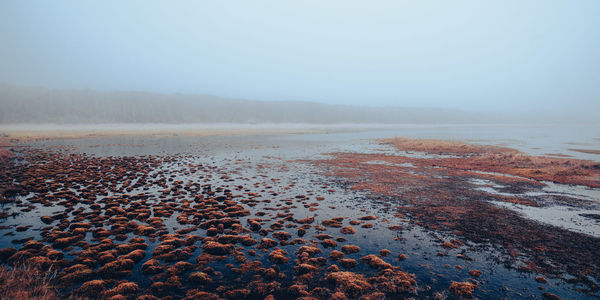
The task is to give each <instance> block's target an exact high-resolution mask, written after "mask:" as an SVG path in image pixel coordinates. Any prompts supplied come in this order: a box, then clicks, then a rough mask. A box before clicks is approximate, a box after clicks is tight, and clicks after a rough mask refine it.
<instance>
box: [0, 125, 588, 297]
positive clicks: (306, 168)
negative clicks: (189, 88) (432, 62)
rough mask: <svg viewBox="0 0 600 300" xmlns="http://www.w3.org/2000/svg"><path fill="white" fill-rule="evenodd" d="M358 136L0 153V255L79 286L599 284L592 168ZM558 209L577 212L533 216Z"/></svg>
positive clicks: (424, 290) (482, 292) (438, 289)
mask: <svg viewBox="0 0 600 300" xmlns="http://www.w3.org/2000/svg"><path fill="white" fill-rule="evenodd" d="M363 137H364V136H360V138H353V139H349V138H348V136H346V135H339V136H324V137H323V136H322V135H320V136H315V137H306V136H303V137H300V136H299V137H292V138H289V137H253V136H251V137H226V138H221V137H210V138H206V137H203V138H180V137H173V138H160V139H152V138H144V139H128V138H119V139H111V138H99V139H81V140H69V141H41V142H37V143H31V144H26V145H23V144H21V145H11V146H10V147H5V149H6V148H10V151H9V152H10V153H6V154H5V155H4V156H3V157H4V159H2V160H1V164H2V171H1V172H0V173H1V174H0V190H1V192H2V198H1V199H0V200H1V202H2V206H1V207H2V212H1V213H2V219H1V220H0V260H1V262H2V264H6V265H16V264H19V263H27V264H32V265H36V266H39V268H42V269H54V270H57V271H58V275H57V280H56V284H57V285H58V288H59V291H60V293H62V294H63V295H64V296H73V297H82V298H86V297H87V298H106V299H108V298H113V299H156V298H165V299H180V298H189V299H218V298H224V299H264V298H274V299H296V298H301V297H306V299H310V298H311V297H312V298H316V299H358V298H363V299H386V298H387V299H402V298H410V297H412V298H416V299H459V298H469V297H476V298H509V299H519V298H522V299H531V298H539V299H544V298H550V299H551V297H553V296H557V297H561V298H564V299H575V298H582V299H583V298H594V297H595V295H598V280H599V279H600V277H599V275H598V274H599V272H600V266H599V264H598V261H600V257H599V254H598V252H597V251H596V249H598V246H600V238H599V237H598V230H597V228H598V226H600V222H598V218H597V217H596V216H598V215H599V212H598V209H599V208H598V201H599V198H598V189H597V185H595V184H598V180H597V178H596V177H594V176H597V174H598V173H595V172H596V171H595V170H596V169H594V168H595V167H594V163H593V162H581V161H578V162H577V166H578V168H582V170H585V172H588V173H584V171H582V170H579V171H578V172H579V173H568V174H567V173H564V172H566V171H565V169H560V170H559V171H560V172H562V173H559V174H558V175H557V176H555V177H552V178H549V177H548V176H549V175H543V176H542V175H540V174H536V173H535V171H531V170H528V171H523V170H520V171H519V172H517V171H514V170H513V169H510V168H508V167H506V166H505V167H503V168H499V167H498V168H496V167H492V165H490V164H484V163H483V161H484V160H483V159H481V160H480V161H479V162H478V163H477V164H476V165H477V166H481V167H477V168H476V167H475V166H476V165H475V164H471V165H468V164H467V163H465V162H464V161H473V159H474V158H477V157H474V152H473V150H472V149H471V150H469V151H467V152H468V155H467V154H466V152H465V151H464V149H463V151H455V152H452V153H450V152H451V151H450V152H449V151H443V153H440V152H439V151H438V152H435V151H432V150H426V151H425V150H424V149H421V150H418V151H417V150H416V149H408V148H406V149H400V148H396V147H395V146H394V145H392V144H389V143H388V144H381V143H380V142H379V141H377V140H372V139H370V138H371V137H372V136H366V138H369V139H365V138H363ZM388 137H389V135H388ZM446 150H447V149H446ZM488 150H489V149H488ZM488 150H486V151H488ZM502 151H509V150H506V149H503V150H502ZM486 153H487V152H486ZM503 153H504V152H503ZM509 153H512V154H513V155H517V154H515V153H514V152H510V151H509ZM465 155H466V156H468V157H467V158H465V157H464V156H465ZM552 159H558V160H562V159H563V158H552ZM570 160H573V159H570ZM533 163H538V162H537V161H534V162H533ZM545 163H547V166H546V165H543V166H546V167H540V169H541V170H544V171H548V170H550V167H549V166H551V165H552V162H550V161H545ZM561 163H562V164H563V165H564V161H561ZM517 164H518V165H521V164H522V161H518V163H517ZM582 164H583V166H588V168H584V167H583V166H582ZM459 166H461V167H459ZM462 166H464V168H463V167H462ZM534 167H535V166H529V167H528V168H529V169H533V168H534ZM552 170H554V168H553V169H552ZM568 170H569V169H568V168H567V171H568ZM531 174H533V175H531ZM561 174H562V175H561ZM536 176H537V177H536ZM561 176H562V177H561ZM561 178H563V179H564V180H562V179H561ZM594 182H595V183H594ZM572 184H576V185H572ZM557 207H567V208H569V209H570V211H571V212H572V214H571V215H570V216H571V218H572V219H569V220H568V221H564V223H567V224H572V223H577V222H579V223H578V224H576V225H570V226H571V227H568V226H565V224H562V223H560V222H559V221H557V220H559V219H560V218H562V219H564V217H565V215H564V214H559V217H558V218H557V220H554V219H552V217H547V215H544V213H547V211H552V210H553V209H556V208H557ZM527 209H538V210H540V211H533V212H530V215H528V214H527V213H526V212H528V211H527ZM540 214H541V215H542V216H543V219H544V220H542V221H540V220H536V219H535V218H536V217H539V216H540ZM594 226H596V227H594Z"/></svg>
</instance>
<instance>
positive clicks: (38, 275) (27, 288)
mask: <svg viewBox="0 0 600 300" xmlns="http://www.w3.org/2000/svg"><path fill="white" fill-rule="evenodd" d="M55 276H56V272H55V271H52V270H49V271H42V270H40V269H38V268H36V267H33V266H28V265H20V266H15V267H13V268H10V267H8V266H0V299H1V300H5V299H14V300H25V299H37V300H46V299H47V300H50V299H52V300H53V299H60V297H59V296H58V293H57V291H56V289H55V288H54V286H53V285H52V280H53V279H54V277H55Z"/></svg>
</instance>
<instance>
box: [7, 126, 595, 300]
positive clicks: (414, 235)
mask: <svg viewBox="0 0 600 300" xmlns="http://www.w3.org/2000/svg"><path fill="white" fill-rule="evenodd" d="M395 136H402V137H413V138H426V139H457V140H466V141H469V142H472V143H480V144H492V145H501V146H507V147H512V148H516V149H518V150H520V151H523V152H526V153H529V154H533V155H544V154H546V153H554V154H556V153H558V154H565V155H570V156H573V157H575V158H580V159H590V160H595V161H600V156H599V155H594V154H588V153H581V152H576V151H571V150H569V149H571V148H574V146H573V144H577V148H587V149H600V139H598V138H599V137H600V131H599V130H598V128H589V127H586V128H580V127H575V126H574V127H528V128H523V127H520V126H405V127H397V128H384V129H379V130H373V129H366V130H355V129H354V130H333V131H331V132H328V133H319V134H299V135H242V136H213V137H190V136H187V137H179V136H173V137H151V136H145V137H144V136H142V137H136V136H122V137H107V138H85V139H67V140H50V141H39V142H34V143H31V144H30V145H31V146H32V147H40V148H46V149H48V148H53V147H56V149H63V148H64V147H66V149H67V151H68V152H75V153H85V154H87V155H93V156H101V157H109V156H116V157H120V156H138V157H139V156H147V155H157V156H167V155H179V156H180V158H179V161H177V162H174V163H167V164H164V165H162V166H161V167H160V168H159V170H165V171H166V172H167V173H166V174H168V175H169V176H170V175H173V176H172V178H173V180H182V181H184V182H185V183H187V182H202V183H203V184H204V183H210V184H211V185H212V186H215V187H216V186H221V187H223V188H229V189H232V190H233V189H234V188H235V187H236V186H238V185H243V186H245V187H255V189H253V190H255V191H258V192H259V193H260V194H261V197H259V198H258V199H259V200H272V202H271V203H267V202H260V203H259V204H258V205H256V206H254V207H251V208H249V209H250V210H251V213H252V214H251V215H250V216H248V217H242V218H240V220H241V223H242V224H246V220H247V219H248V218H250V217H254V214H255V213H256V212H259V211H264V212H266V215H265V216H264V217H262V218H264V219H269V218H272V220H271V221H269V222H267V224H265V225H264V226H263V227H268V226H269V225H270V224H272V223H274V221H273V220H275V219H276V218H275V214H276V213H277V211H270V210H268V208H270V207H273V206H274V205H278V204H279V205H280V204H281V202H280V201H282V199H294V197H295V196H296V195H300V194H312V195H311V196H309V200H305V201H304V203H307V204H308V203H319V205H318V208H319V209H318V210H316V211H313V212H311V211H308V210H307V209H306V208H305V207H304V206H303V202H302V201H294V204H295V206H296V207H295V208H290V209H289V211H290V212H292V213H293V214H294V218H296V219H301V218H305V217H310V216H314V217H315V219H316V221H315V223H314V224H320V223H321V221H323V220H327V219H330V218H333V217H338V216H343V217H345V221H344V222H348V220H356V219H357V218H359V217H361V216H365V215H376V216H378V217H379V218H378V220H376V221H373V222H372V223H373V225H374V227H373V228H372V229H366V228H361V227H360V226H353V227H354V228H355V229H356V230H357V232H356V234H354V235H342V234H340V233H339V229H335V228H333V229H332V228H327V229H326V230H325V231H324V232H320V231H317V230H315V229H314V227H313V228H311V229H309V230H308V232H307V234H306V239H311V236H313V235H315V234H317V233H327V234H331V235H333V236H334V237H340V236H343V237H344V238H346V239H348V241H347V242H345V243H344V244H354V245H358V246H360V247H361V252H360V253H357V254H351V255H347V256H346V257H348V258H354V259H357V260H359V258H360V257H362V256H364V255H366V254H370V253H373V254H377V253H378V252H379V250H381V249H388V250H390V251H391V252H392V254H391V255H390V256H389V257H386V258H384V260H386V261H387V262H389V263H392V264H393V265H398V266H401V267H402V269H403V270H404V271H406V272H409V273H414V274H415V275H416V278H417V282H418V284H419V295H418V297H419V298H429V297H431V296H432V295H433V294H434V293H436V292H439V293H442V294H444V295H447V296H451V295H449V294H448V291H447V287H448V286H449V285H450V282H451V281H465V280H468V279H469V278H470V276H469V275H468V271H469V270H472V269H479V270H481V271H483V275H482V277H480V278H478V280H479V281H480V282H481V283H482V284H481V285H480V286H479V288H478V289H477V290H476V292H475V295H476V296H477V297H481V298H501V297H507V298H510V299H530V298H531V297H539V295H540V291H539V290H538V286H539V284H537V283H536V282H535V281H534V280H533V278H534V277H535V275H536V274H534V273H521V272H518V271H516V270H515V269H513V268H510V267H509V266H507V265H506V264H505V261H507V260H508V259H509V258H508V257H506V256H505V254H503V253H502V252H501V251H498V249H496V247H495V246H493V245H481V244H470V243H468V241H465V242H467V244H466V245H464V246H461V247H460V248H458V249H452V250H449V251H447V252H448V255H447V256H438V255H437V254H438V253H439V252H440V251H444V249H442V248H441V247H440V244H441V241H445V240H449V239H452V238H454V236H452V235H451V234H449V233H440V232H435V231H429V230H426V229H424V228H422V227H420V226H418V225H415V224H411V223H410V222H409V221H408V220H406V219H404V218H401V217H397V216H396V215H395V214H394V210H393V209H391V208H393V207H394V205H395V203H394V202H395V200H394V199H373V198H371V197H369V195H367V194H365V193H363V192H360V191H353V190H349V189H343V182H342V183H340V182H339V180H338V179H336V178H331V177H329V176H327V175H326V174H325V172H324V171H323V170H320V169H318V168H316V167H315V166H313V165H312V164H310V163H309V162H307V160H313V159H318V158H327V157H328V153H333V152H358V153H384V154H390V155H397V154H403V153H398V151H396V150H395V149H394V148H393V147H391V146H389V145H381V144H380V143H379V142H378V141H377V140H376V139H380V138H391V137H395ZM404 154H405V153H404ZM411 155H419V154H418V153H417V154H415V153H411ZM371 163H375V164H376V163H382V162H379V161H374V162H371ZM190 164H195V165H197V164H204V165H212V166H216V167H218V168H219V169H221V170H222V172H224V173H227V174H230V178H221V177H219V176H213V177H210V178H206V177H205V178H197V177H194V176H193V175H188V174H187V173H186V172H185V171H186V170H188V168H189V167H188V166H189V165H190ZM401 167H409V168H413V167H414V166H411V165H402V166H401ZM156 171H158V170H156ZM154 174H155V173H154ZM273 178H277V179H279V180H278V181H277V182H274V181H272V179H273ZM471 183H472V184H473V185H474V187H475V188H479V189H481V190H482V191H485V192H488V193H491V194H494V193H503V192H502V191H501V189H502V185H500V184H498V183H495V182H493V181H481V179H473V181H472V182H471ZM340 184H342V186H340ZM544 184H545V186H544V187H543V188H542V189H541V190H535V191H527V192H526V193H525V194H526V195H527V196H531V197H545V196H548V195H557V194H558V195H562V196H568V197H573V198H578V199H581V200H585V201H588V202H589V203H590V204H589V205H587V206H586V207H585V208H581V207H578V208H573V207H564V206H561V205H549V206H545V207H526V206H523V205H516V204H507V203H504V202H502V203H496V204H497V205H502V206H503V207H507V208H510V209H513V210H516V211H519V212H521V213H522V214H523V216H524V217H526V218H531V219H534V220H538V221H540V222H545V223H547V224H550V225H555V226H560V227H562V228H566V229H568V230H573V231H576V232H582V233H585V234H589V235H590V236H595V237H600V230H599V229H600V224H599V223H598V222H597V221H595V220H593V219H589V218H586V217H582V214H586V213H597V212H598V207H599V206H598V203H600V197H599V195H600V192H599V190H598V189H590V188H586V187H578V186H568V185H560V184H553V183H548V182H545V183H544ZM290 186H291V188H290ZM323 186H327V187H326V188H323ZM286 187H287V188H286ZM331 187H333V188H334V189H335V191H329V189H330V188H331ZM158 191H159V189H158V188H150V189H146V190H144V189H142V188H139V189H136V190H133V191H131V192H130V194H136V193H142V192H144V193H148V194H150V195H155V196H156V195H157V194H158V193H159V192H158ZM273 193H276V194H277V196H271V195H272V194H273ZM108 196H112V193H109V194H108ZM317 196H323V197H325V200H323V201H315V198H316V197H317ZM102 198H103V197H99V199H98V200H101V199H102ZM27 199H28V197H22V198H21V199H20V200H22V201H24V202H27ZM153 199H156V198H153ZM76 208H77V207H76ZM83 208H85V209H87V207H83ZM11 209H13V210H19V209H17V208H15V207H11ZM59 210H60V207H58V206H52V207H42V206H40V205H35V208H34V209H33V210H31V211H30V212H21V213H20V214H19V215H17V216H15V217H11V218H8V219H6V220H5V221H4V222H1V223H0V225H4V226H10V228H9V229H3V230H0V248H4V247H7V246H12V245H13V244H12V243H11V241H12V240H14V239H16V238H24V237H33V238H34V239H37V240H39V239H40V238H41V237H40V235H39V231H40V229H41V228H43V227H45V226H47V225H45V224H43V223H41V222H40V221H39V220H40V217H41V216H42V215H51V214H53V213H55V212H57V211H59ZM176 215H177V214H174V215H173V216H172V217H170V218H168V219H165V220H164V221H165V224H166V227H167V228H168V229H169V231H170V232H174V231H175V229H180V228H181V226H180V225H179V224H178V223H177V221H176V219H175V218H176ZM24 225H31V228H30V229H29V230H28V231H26V232H23V233H14V231H13V228H14V227H15V226H24ZM390 225H401V226H402V227H403V229H402V230H401V231H393V230H389V229H388V227H389V226H390ZM10 232H13V233H14V234H15V235H12V236H11V235H6V234H7V233H10ZM194 233H195V234H199V235H204V234H205V231H204V230H202V229H198V230H196V231H193V232H192V234H194ZM251 235H252V236H253V237H254V238H255V239H259V240H260V238H261V236H259V235H257V234H255V233H252V234H251ZM87 240H88V241H91V238H90V237H89V235H88V236H87ZM146 241H147V243H148V244H149V248H148V249H147V250H146V257H145V258H144V260H143V261H142V262H141V263H139V264H138V265H137V266H136V269H135V272H134V274H133V275H132V276H131V277H129V278H128V279H130V280H135V281H138V282H140V284H141V286H142V287H147V286H148V285H149V284H150V281H149V280H148V279H147V278H146V277H145V276H143V275H141V274H140V267H141V264H142V263H143V262H144V261H145V260H146V259H148V258H149V257H150V256H151V255H150V254H151V253H152V251H153V249H154V248H155V247H156V246H157V244H158V243H157V242H151V241H149V240H148V239H147V240H146ZM298 247H299V246H298V245H289V246H283V247H281V248H282V249H284V250H286V251H287V252H288V253H290V256H291V257H292V260H293V254H294V253H295V252H296V249H297V248H298ZM338 248H339V247H338ZM76 250H77V249H76ZM322 250H323V251H324V254H323V256H325V257H327V256H328V251H330V250H331V249H324V248H322ZM201 252H202V250H201V249H200V248H198V249H197V250H196V251H195V253H194V256H193V257H192V258H191V259H190V260H189V261H190V262H193V261H194V260H193V259H194V257H195V256H196V255H199V254H200V253H201ZM399 253H403V254H406V255H407V256H408V258H407V259H406V260H404V261H398V260H397V259H396V256H397V255H398V254H399ZM267 254H268V253H264V254H261V253H259V257H258V258H257V259H259V260H260V261H261V262H263V264H264V265H269V262H268V259H267ZM457 254H462V255H464V256H466V257H469V258H471V260H465V259H461V258H459V257H457V256H456V255H457ZM68 257H69V256H67V258H68ZM227 263H235V262H234V261H233V260H232V258H229V259H228V260H226V261H223V262H217V263H213V264H211V266H214V267H215V269H216V270H219V271H221V272H223V273H224V280H225V279H227V278H230V279H231V278H233V277H235V276H234V275H233V274H228V273H227V272H228V269H227V268H225V264H227ZM456 266H460V268H457V267H456ZM282 270H283V271H284V272H289V273H293V271H292V270H291V264H290V266H287V267H286V266H282ZM353 271H354V272H360V273H365V274H373V273H374V271H373V270H371V269H369V268H368V267H367V266H365V265H363V264H359V265H358V266H357V267H356V268H354V269H353ZM232 276H233V277H232ZM240 286H243V283H241V284H240ZM544 286H545V288H546V291H549V292H552V293H555V294H557V295H559V296H561V297H564V298H567V299H575V298H582V299H583V298H586V296H585V295H584V294H582V293H578V292H576V291H575V290H574V288H576V287H577V286H574V285H572V284H568V283H566V282H565V281H564V280H562V279H550V280H549V283H548V284H545V285H544Z"/></svg>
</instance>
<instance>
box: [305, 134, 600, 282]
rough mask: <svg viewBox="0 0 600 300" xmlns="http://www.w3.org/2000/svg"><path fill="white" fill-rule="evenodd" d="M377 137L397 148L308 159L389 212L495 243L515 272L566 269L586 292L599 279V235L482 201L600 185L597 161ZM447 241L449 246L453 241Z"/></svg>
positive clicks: (524, 201)
mask: <svg viewBox="0 0 600 300" xmlns="http://www.w3.org/2000/svg"><path fill="white" fill-rule="evenodd" d="M383 143H387V144H391V145H394V146H395V147H396V148H397V149H398V150H399V152H398V153H397V154H396V155H392V154H371V153H333V154H332V158H331V159H325V160H320V161H317V162H316V163H317V164H318V165H320V166H323V167H325V168H328V170H329V174H330V175H332V176H335V177H339V178H344V179H345V180H346V181H347V182H348V184H349V185H350V187H351V188H352V189H354V190H361V191H365V192H368V193H370V194H371V195H373V196H374V197H377V198H378V199H385V198H386V197H391V198H392V199H395V201H398V202H399V205H398V206H397V207H396V208H395V210H396V211H397V213H398V214H400V215H403V216H405V217H407V218H408V219H410V221H411V222H412V223H414V224H417V225H420V226H424V227H426V228H428V229H431V230H439V231H444V232H448V233H451V234H454V235H456V236H459V237H461V238H463V239H465V240H469V241H472V242H476V243H492V244H494V245H498V246H500V247H501V249H504V252H505V253H506V254H507V256H508V257H510V261H508V262H507V265H513V266H515V267H516V268H518V269H519V270H522V271H528V272H542V273H545V274H548V275H549V276H553V277H558V276H561V274H564V273H569V274H571V275H573V276H575V278H576V279H575V280H573V281H578V282H581V283H583V284H585V285H587V286H588V288H589V290H592V291H597V290H599V289H600V287H599V286H598V285H597V284H596V283H595V282H594V281H592V280H589V278H590V276H591V277H593V278H595V280H600V264H598V263H597V262H598V261H600V252H598V251H597V249H600V239H598V238H594V237H591V236H587V235H584V234H580V233H575V232H572V231H568V230H565V229H560V228H556V227H551V226H546V225H543V224H540V223H538V222H535V221H532V220H529V219H525V218H523V217H522V216H520V215H519V214H518V213H517V212H514V211H512V210H508V209H505V208H502V207H499V206H496V205H494V204H492V203H491V202H490V200H492V201H499V202H509V203H517V204H521V205H527V206H544V205H545V203H544V202H543V201H542V200H540V199H538V198H529V197H525V196H521V194H522V192H523V191H527V190H536V189H539V188H541V187H543V186H544V185H545V184H544V182H543V181H553V182H557V183H563V184H579V185H585V186H589V187H600V164H599V163H596V162H593V161H585V160H577V159H567V158H556V157H537V156H530V155H527V154H525V153H521V152H519V151H517V150H514V149H509V148H503V147H496V146H480V145H470V144H465V143H461V142H454V141H438V140H412V139H403V138H396V139H389V140H385V141H383ZM372 162H378V163H372ZM473 179H478V180H484V181H485V180H487V181H491V182H494V183H496V184H500V185H502V186H503V187H502V190H501V191H502V192H503V193H512V194H514V195H515V196H505V195H501V194H495V193H489V192H487V191H485V190H482V189H479V187H480V186H479V185H476V184H474V183H473V182H472V180H473ZM382 196H383V197H382ZM398 202H397V203H398ZM573 205H576V202H573ZM447 244H448V245H447V246H448V247H450V249H453V248H455V247H460V245H455V244H452V243H447ZM444 245H445V244H444ZM342 250H343V248H342ZM523 257H528V259H523Z"/></svg>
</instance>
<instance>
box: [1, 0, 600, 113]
mask: <svg viewBox="0 0 600 300" xmlns="http://www.w3.org/2000/svg"><path fill="white" fill-rule="evenodd" d="M599 16H600V1H597V0H578V1H567V0H564V1H552V0H526V1H523V0H502V1H494V0H490V1H481V0H473V1H461V0H457V1H442V0H440V1H430V0H419V1H401V0H394V1H376V0H371V1H362V0H355V1H347V0H341V1H334V0H332V1H323V0H318V1H310V0H304V1H280V0H274V1H261V0H257V1H60V0H59V1H34V0H32V1H16V0H15V1H9V0H0V82H2V83H7V84H14V85H26V86H42V87H47V88H54V89H81V88H89V89H95V90H103V91H104V90H107V91H116V90H118V91H121V90H128V91H129V90H135V91H148V92H159V93H187V94H211V95H216V96H222V97H233V98H244V99H257V100H297V101H315V102H324V103H335V104H349V105H369V106H409V107H440V108H456V109H462V110H473V111H489V110H492V111H532V110H556V111H561V110H565V111H566V110H574V111H577V110H584V111H588V112H589V111H590V110H594V109H597V110H599V111H600V17H599Z"/></svg>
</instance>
